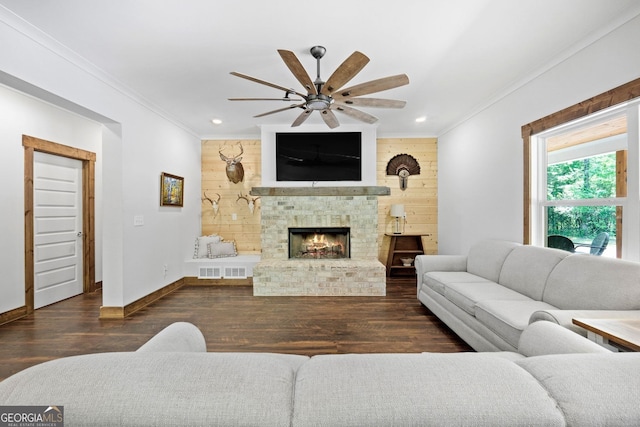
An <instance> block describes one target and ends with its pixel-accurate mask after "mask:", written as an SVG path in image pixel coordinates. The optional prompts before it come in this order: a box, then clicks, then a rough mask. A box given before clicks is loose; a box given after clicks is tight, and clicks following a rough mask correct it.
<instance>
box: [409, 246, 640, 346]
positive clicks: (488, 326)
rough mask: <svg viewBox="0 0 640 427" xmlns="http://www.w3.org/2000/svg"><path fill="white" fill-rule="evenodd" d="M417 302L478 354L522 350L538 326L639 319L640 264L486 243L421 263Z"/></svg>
mask: <svg viewBox="0 0 640 427" xmlns="http://www.w3.org/2000/svg"><path fill="white" fill-rule="evenodd" d="M415 266H416V273H417V282H418V283H417V286H418V289H417V290H418V299H419V300H420V301H421V302H422V303H423V304H424V305H425V306H426V307H427V308H429V309H430V310H431V311H432V312H433V313H434V314H435V315H437V316H438V317H439V318H440V319H441V320H442V321H443V322H444V323H446V324H447V325H448V326H449V327H450V328H451V329H452V330H453V331H454V332H456V334H458V335H459V336H460V337H461V338H462V339H464V340H465V341H466V342H467V343H468V344H469V345H471V346H472V347H473V348H474V349H475V350H477V351H497V350H503V351H517V348H518V342H519V338H520V334H521V333H522V331H523V330H524V329H525V328H526V327H527V325H529V324H530V323H532V322H535V321H537V320H548V321H551V322H554V323H558V324H560V325H562V326H564V327H566V328H569V329H571V330H573V331H575V332H578V333H580V334H582V335H586V331H585V330H584V329H582V328H580V327H578V326H575V325H573V324H572V319H573V318H630V317H631V318H640V264H639V263H634V262H628V261H622V260H619V259H612V258H604V257H597V256H590V255H583V254H571V253H569V252H566V251H561V250H559V249H551V248H542V247H536V246H529V245H521V244H519V243H515V242H508V241H500V240H487V241H482V242H479V243H478V244H476V245H474V246H473V247H472V248H471V249H470V250H469V253H468V255H420V256H417V257H416V259H415Z"/></svg>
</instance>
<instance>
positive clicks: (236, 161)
mask: <svg viewBox="0 0 640 427" xmlns="http://www.w3.org/2000/svg"><path fill="white" fill-rule="evenodd" d="M239 145H240V154H238V155H236V156H234V157H227V156H225V155H224V154H222V150H223V148H224V147H223V148H221V149H220V150H218V154H220V158H221V159H222V161H224V162H226V163H227V167H226V169H225V172H226V173H227V178H229V181H231V182H233V183H234V184H237V183H239V182H241V181H242V180H243V179H244V168H243V167H242V163H240V162H241V161H242V157H241V156H242V153H244V149H243V148H242V144H239Z"/></svg>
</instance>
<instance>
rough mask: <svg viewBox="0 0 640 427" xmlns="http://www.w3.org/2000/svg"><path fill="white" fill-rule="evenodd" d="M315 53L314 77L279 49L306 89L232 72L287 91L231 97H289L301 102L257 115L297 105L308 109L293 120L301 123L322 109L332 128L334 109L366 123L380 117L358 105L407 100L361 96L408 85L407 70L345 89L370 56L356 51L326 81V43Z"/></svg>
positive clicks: (386, 105)
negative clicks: (322, 61)
mask: <svg viewBox="0 0 640 427" xmlns="http://www.w3.org/2000/svg"><path fill="white" fill-rule="evenodd" d="M310 52H311V55H313V57H314V58H315V59H316V62H317V77H316V80H315V81H312V80H311V78H310V77H309V74H307V72H306V71H305V69H304V67H303V66H302V64H301V63H300V61H299V60H298V58H297V57H296V55H295V54H294V53H293V52H291V51H288V50H282V49H280V50H278V53H279V54H280V57H282V60H283V61H284V63H285V64H286V65H287V67H288V68H289V70H291V72H292V73H293V75H294V76H295V78H296V79H297V80H298V81H299V82H300V84H302V86H303V87H304V88H305V90H306V94H305V93H301V92H298V91H296V90H294V89H291V88H286V87H284V86H280V85H277V84H273V83H269V82H267V81H264V80H260V79H257V78H255V77H251V76H248V75H246V74H241V73H237V72H235V71H233V72H231V74H232V75H234V76H237V77H240V78H243V79H247V80H250V81H252V82H255V83H259V84H263V85H266V86H269V87H272V88H274V89H280V90H282V91H284V96H283V97H282V98H229V100H230V101H286V102H300V101H301V102H300V103H296V104H292V105H289V106H287V107H285V108H279V109H277V110H273V111H267V112H266V113H262V114H258V115H257V116H254V117H263V116H267V115H269V114H274V113H279V112H281V111H286V110H290V109H293V108H302V109H303V110H304V111H303V112H302V113H301V114H300V115H299V116H298V117H297V118H296V119H295V120H294V121H293V123H292V125H291V126H292V127H295V126H300V125H301V124H302V123H303V122H304V121H305V120H306V119H307V118H308V117H309V116H310V115H311V113H312V112H314V111H319V112H320V114H321V117H322V119H323V120H324V122H325V123H326V124H327V126H329V127H330V128H331V129H333V128H336V127H338V126H340V122H338V119H337V117H336V116H335V114H334V113H333V112H334V111H338V112H340V113H344V114H346V115H348V116H351V117H353V118H355V119H357V120H360V121H363V122H365V123H375V122H376V121H377V120H378V118H377V117H375V116H373V115H371V114H369V113H365V112H364V111H360V110H358V109H356V108H353V106H356V107H377V108H402V107H404V106H405V104H406V102H405V101H398V100H394V99H381V98H361V96H363V95H369V94H372V93H375V92H381V91H384V90H388V89H393V88H396V87H399V86H404V85H406V84H408V83H409V78H408V77H407V75H406V74H398V75H395V76H389V77H383V78H381V79H377V80H371V81H368V82H365V83H360V84H357V85H355V86H351V87H348V88H344V89H342V86H344V85H345V84H347V83H348V82H349V81H350V80H351V79H352V78H353V77H354V76H355V75H356V74H358V73H359V72H360V70H362V69H363V68H364V66H365V65H367V63H368V62H369V58H367V56H366V55H364V54H362V53H360V52H357V51H356V52H353V53H352V54H351V56H349V57H348V58H347V59H346V60H345V61H344V62H343V63H342V64H340V66H339V67H338V68H337V69H336V70H335V71H334V72H333V74H332V75H331V76H330V77H329V79H328V80H327V81H326V82H325V81H323V80H322V79H321V78H320V59H321V58H322V57H323V56H324V54H325V52H326V49H325V48H324V47H322V46H314V47H312V48H311V50H310ZM291 95H297V96H299V97H300V98H291V97H290V96H291Z"/></svg>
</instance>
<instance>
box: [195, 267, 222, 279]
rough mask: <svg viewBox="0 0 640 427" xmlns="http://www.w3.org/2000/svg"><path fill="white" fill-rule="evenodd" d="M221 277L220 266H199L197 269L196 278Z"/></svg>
mask: <svg viewBox="0 0 640 427" xmlns="http://www.w3.org/2000/svg"><path fill="white" fill-rule="evenodd" d="M221 277H222V267H200V268H199V269H198V279H220V278H221Z"/></svg>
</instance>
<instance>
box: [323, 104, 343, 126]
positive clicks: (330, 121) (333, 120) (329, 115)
mask: <svg viewBox="0 0 640 427" xmlns="http://www.w3.org/2000/svg"><path fill="white" fill-rule="evenodd" d="M320 115H321V116H322V120H324V122H325V123H326V124H327V126H329V127H330V128H331V129H334V128H337V127H338V126H340V122H339V121H338V118H337V117H336V115H335V114H333V111H331V110H329V109H326V110H322V111H320Z"/></svg>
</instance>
